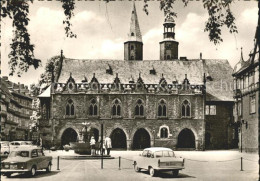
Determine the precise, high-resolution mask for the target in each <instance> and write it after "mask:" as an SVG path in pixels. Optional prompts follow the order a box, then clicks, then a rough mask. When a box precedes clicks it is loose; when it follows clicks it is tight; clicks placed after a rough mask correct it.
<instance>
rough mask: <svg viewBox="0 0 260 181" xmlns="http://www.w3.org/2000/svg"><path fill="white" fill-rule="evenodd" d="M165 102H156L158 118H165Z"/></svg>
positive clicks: (162, 100)
mask: <svg viewBox="0 0 260 181" xmlns="http://www.w3.org/2000/svg"><path fill="white" fill-rule="evenodd" d="M166 105H167V104H166V101H165V100H164V99H161V100H159V102H158V117H166V116H167V106H166Z"/></svg>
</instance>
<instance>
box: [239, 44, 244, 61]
mask: <svg viewBox="0 0 260 181" xmlns="http://www.w3.org/2000/svg"><path fill="white" fill-rule="evenodd" d="M240 62H244V58H243V47H241V57H240Z"/></svg>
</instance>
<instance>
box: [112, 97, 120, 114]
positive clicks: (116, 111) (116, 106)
mask: <svg viewBox="0 0 260 181" xmlns="http://www.w3.org/2000/svg"><path fill="white" fill-rule="evenodd" d="M121 106H122V103H121V101H120V100H119V99H117V98H116V99H115V100H114V101H113V102H112V116H121Z"/></svg>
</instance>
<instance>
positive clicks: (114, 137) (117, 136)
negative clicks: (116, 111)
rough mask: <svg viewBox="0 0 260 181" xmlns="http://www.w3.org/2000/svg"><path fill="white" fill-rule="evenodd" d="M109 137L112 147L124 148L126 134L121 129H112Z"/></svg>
mask: <svg viewBox="0 0 260 181" xmlns="http://www.w3.org/2000/svg"><path fill="white" fill-rule="evenodd" d="M110 138H111V141H112V148H113V149H126V135H125V132H124V131H123V130H122V129H120V128H116V129H114V130H113V131H112V133H111V135H110Z"/></svg>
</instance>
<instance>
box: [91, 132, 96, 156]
mask: <svg viewBox="0 0 260 181" xmlns="http://www.w3.org/2000/svg"><path fill="white" fill-rule="evenodd" d="M95 144H96V140H95V138H94V136H91V139H90V147H91V155H95Z"/></svg>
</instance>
